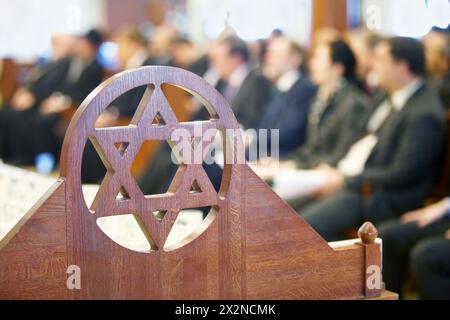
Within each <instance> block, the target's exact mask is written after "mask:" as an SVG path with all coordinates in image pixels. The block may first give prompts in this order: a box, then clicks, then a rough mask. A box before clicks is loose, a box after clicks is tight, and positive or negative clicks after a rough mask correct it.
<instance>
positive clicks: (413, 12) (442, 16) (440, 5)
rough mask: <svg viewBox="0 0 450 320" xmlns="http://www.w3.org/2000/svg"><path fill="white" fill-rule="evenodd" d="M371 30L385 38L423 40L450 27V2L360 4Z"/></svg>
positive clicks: (378, 1)
mask: <svg viewBox="0 0 450 320" xmlns="http://www.w3.org/2000/svg"><path fill="white" fill-rule="evenodd" d="M361 1H362V15H363V20H364V21H365V22H366V24H367V26H368V27H369V29H372V30H375V31H379V32H381V33H383V34H386V35H398V36H409V37H417V38H418V37H422V36H424V35H425V34H426V33H428V31H430V29H431V28H432V27H433V26H438V27H441V28H445V27H447V26H448V24H449V23H450V2H449V0H395V1H392V0H361Z"/></svg>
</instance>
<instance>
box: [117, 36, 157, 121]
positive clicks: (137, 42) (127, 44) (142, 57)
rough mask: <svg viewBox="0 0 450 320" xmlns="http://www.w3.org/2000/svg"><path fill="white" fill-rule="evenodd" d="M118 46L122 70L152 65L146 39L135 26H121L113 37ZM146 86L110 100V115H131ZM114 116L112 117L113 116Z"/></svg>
mask: <svg viewBox="0 0 450 320" xmlns="http://www.w3.org/2000/svg"><path fill="white" fill-rule="evenodd" d="M115 42H116V43H117V48H118V60H119V66H120V69H122V70H127V69H134V68H139V67H142V66H147V65H152V64H153V59H152V58H150V55H149V53H148V49H147V45H148V44H147V39H146V38H145V37H144V36H143V35H142V33H141V32H140V31H139V29H138V28H137V27H123V28H122V29H121V30H120V31H119V32H118V34H117V37H116V39H115ZM145 89H146V86H141V87H138V88H135V89H132V90H130V91H128V92H126V93H124V94H123V95H121V96H120V97H118V98H117V99H116V100H114V101H113V102H111V104H110V107H109V108H108V110H109V111H110V112H111V114H112V115H114V114H116V115H117V114H119V115H120V116H124V117H130V118H131V117H132V116H133V115H134V113H135V111H136V108H137V106H138V104H139V102H140V100H141V98H142V96H143V94H144V92H145ZM113 118H114V117H113Z"/></svg>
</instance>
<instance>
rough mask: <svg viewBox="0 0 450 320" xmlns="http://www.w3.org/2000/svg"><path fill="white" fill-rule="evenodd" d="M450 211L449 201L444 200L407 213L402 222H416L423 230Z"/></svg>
mask: <svg viewBox="0 0 450 320" xmlns="http://www.w3.org/2000/svg"><path fill="white" fill-rule="evenodd" d="M448 209H449V204H448V201H447V199H443V200H441V201H439V202H436V203H435V204H432V205H430V206H427V207H425V208H422V209H419V210H414V211H411V212H408V213H405V214H404V215H403V216H402V217H401V218H400V220H401V222H403V223H409V222H416V223H417V226H418V227H420V228H423V227H426V226H428V225H429V224H431V223H433V222H435V221H438V220H439V219H441V218H442V217H443V216H444V215H446V214H447V212H448Z"/></svg>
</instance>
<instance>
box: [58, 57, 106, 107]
mask: <svg viewBox="0 0 450 320" xmlns="http://www.w3.org/2000/svg"><path fill="white" fill-rule="evenodd" d="M67 68H69V66H67ZM68 71H69V70H68V69H67V71H66V78H65V80H64V82H63V83H62V85H61V87H60V88H59V91H61V92H62V93H63V94H65V95H68V96H69V97H70V98H71V99H72V102H73V103H75V104H77V105H79V104H81V102H83V100H84V99H85V98H86V97H87V96H88V95H89V93H91V91H92V90H94V89H95V88H96V87H97V86H98V85H99V84H100V83H101V82H102V78H103V69H102V67H101V65H100V64H99V63H98V61H97V60H95V59H94V60H93V61H92V62H91V63H90V64H88V65H87V66H86V67H84V69H83V71H82V72H81V74H80V76H79V78H78V79H76V80H75V81H74V82H69V81H68V80H67V73H68ZM55 91H56V90H55Z"/></svg>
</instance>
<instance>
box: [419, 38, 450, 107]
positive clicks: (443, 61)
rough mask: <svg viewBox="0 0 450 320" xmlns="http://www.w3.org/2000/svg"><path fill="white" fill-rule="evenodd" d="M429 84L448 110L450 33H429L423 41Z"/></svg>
mask: <svg viewBox="0 0 450 320" xmlns="http://www.w3.org/2000/svg"><path fill="white" fill-rule="evenodd" d="M423 44H424V46H425V58H426V66H427V71H428V75H429V77H430V84H431V85H432V86H433V87H434V88H435V89H436V90H437V91H438V93H439V96H440V97H441V100H442V103H443V104H444V107H445V108H446V109H447V110H449V109H450V31H431V32H430V33H429V34H428V35H426V36H425V37H424V39H423Z"/></svg>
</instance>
